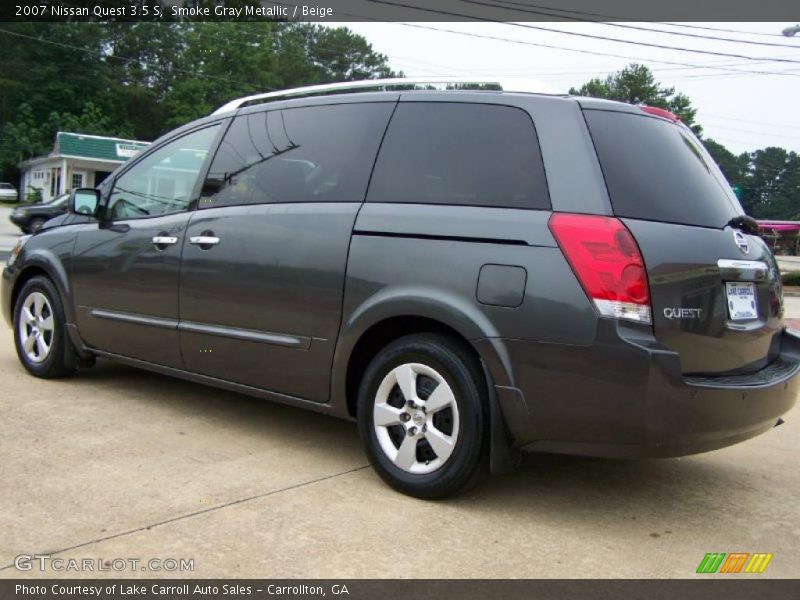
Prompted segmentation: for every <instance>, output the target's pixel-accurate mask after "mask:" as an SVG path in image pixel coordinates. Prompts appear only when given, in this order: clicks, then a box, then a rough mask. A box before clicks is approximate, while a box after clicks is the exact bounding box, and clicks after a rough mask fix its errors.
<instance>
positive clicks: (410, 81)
mask: <svg viewBox="0 0 800 600" xmlns="http://www.w3.org/2000/svg"><path fill="white" fill-rule="evenodd" d="M434 84H445V85H457V84H461V85H496V86H499V87H500V88H501V89H502V91H504V92H526V93H534V94H552V95H562V92H558V91H555V90H554V89H553V88H552V87H550V86H548V85H547V84H544V83H541V82H539V81H535V80H531V79H520V78H512V77H466V78H465V77H408V78H405V77H398V78H392V79H363V80H360V81H342V82H339V83H325V84H321V85H309V86H305V87H299V88H292V89H288V90H278V91H274V92H264V93H262V94H254V95H252V96H243V97H242V98H237V99H236V100H231V101H230V102H228V103H226V104H223V105H222V106H220V107H219V108H218V109H217V110H215V111H214V112H213V113H211V114H213V115H216V114H221V113H226V112H228V111H232V110H236V109H237V108H240V107H242V106H244V105H245V104H248V103H250V102H256V101H258V100H267V101H269V100H273V99H279V98H291V97H294V96H312V95H316V94H325V93H328V92H336V91H345V90H356V89H362V88H382V89H383V91H387V88H391V87H399V86H404V85H434Z"/></svg>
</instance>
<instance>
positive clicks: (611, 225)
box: [549, 213, 651, 323]
mask: <svg viewBox="0 0 800 600" xmlns="http://www.w3.org/2000/svg"><path fill="white" fill-rule="evenodd" d="M549 226H550V231H551V232H552V233H553V236H554V237H555V238H556V241H557V242H558V245H559V247H560V248H561V251H562V252H563V253H564V256H565V257H566V259H567V261H568V262H569V264H570V266H571V267H572V270H573V271H574V272H575V275H576V276H577V278H578V281H580V284H581V286H582V287H583V290H584V291H585V292H586V295H587V296H589V299H590V300H591V301H592V302H593V303H594V305H595V307H596V308H597V310H598V311H599V313H600V314H601V315H603V316H605V317H614V318H616V319H628V320H631V321H637V322H639V323H650V322H651V320H650V291H649V289H648V287H647V273H646V271H645V268H644V261H643V260H642V255H641V254H640V253H639V247H638V246H637V245H636V241H635V240H634V239H633V236H632V235H631V232H630V231H628V229H627V228H626V227H625V225H623V224H622V222H621V221H620V220H619V219H615V218H613V217H602V216H595V215H575V214H569V213H555V214H553V216H552V217H550V222H549Z"/></svg>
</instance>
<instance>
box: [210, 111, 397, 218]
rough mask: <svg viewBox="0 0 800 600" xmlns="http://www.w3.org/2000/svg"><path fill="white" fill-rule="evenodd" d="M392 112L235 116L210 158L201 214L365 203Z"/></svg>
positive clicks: (297, 112) (289, 113) (273, 112)
mask: <svg viewBox="0 0 800 600" xmlns="http://www.w3.org/2000/svg"><path fill="white" fill-rule="evenodd" d="M393 108H394V103H390V102H376V103H371V104H338V105H326V106H311V107H304V108H289V109H283V110H270V111H266V112H259V113H254V114H250V115H242V116H239V117H237V118H236V119H235V120H234V122H233V124H232V125H231V127H230V129H228V132H227V133H226V134H225V138H224V139H223V140H222V143H221V144H220V146H219V149H218V150H217V153H216V155H215V156H214V160H213V162H212V164H211V168H210V170H209V172H208V177H207V179H206V181H205V184H204V186H203V192H202V194H201V197H200V208H212V207H216V206H230V205H235V204H262V203H274V202H363V200H364V195H365V193H366V189H367V181H368V180H369V175H370V171H371V170H372V165H373V163H374V161H375V154H376V153H377V151H378V146H379V144H380V141H381V138H382V137H383V133H384V131H385V129H386V123H387V122H388V121H389V115H390V114H391V112H392V109H393Z"/></svg>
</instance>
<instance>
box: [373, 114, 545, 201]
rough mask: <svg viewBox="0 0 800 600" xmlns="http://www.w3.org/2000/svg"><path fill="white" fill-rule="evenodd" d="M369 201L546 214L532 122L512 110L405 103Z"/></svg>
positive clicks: (389, 133)
mask: <svg viewBox="0 0 800 600" xmlns="http://www.w3.org/2000/svg"><path fill="white" fill-rule="evenodd" d="M367 200H368V201H369V202H401V203H418V204H454V205H466V206H490V207H505V208H533V209H549V208H550V198H549V196H548V193H547V182H546V180H545V175H544V166H543V165H542V156H541V152H540V150H539V142H538V140H537V138H536V130H535V129H534V127H533V121H531V117H530V115H528V113H526V112H525V111H523V110H521V109H519V108H513V107H510V106H495V105H491V104H467V103H450V102H431V103H429V102H405V103H404V102H401V103H400V104H399V105H398V107H397V110H396V111H395V114H394V116H393V117H392V121H391V123H390V124H389V129H388V131H387V132H386V138H385V139H384V141H383V145H382V146H381V151H380V154H379V155H378V160H377V163H376V164H375V172H374V174H373V176H372V182H371V183H370V188H369V193H368V195H367Z"/></svg>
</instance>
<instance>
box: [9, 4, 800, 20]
mask: <svg viewBox="0 0 800 600" xmlns="http://www.w3.org/2000/svg"><path fill="white" fill-rule="evenodd" d="M799 15H800V13H798V10H797V0H759V1H758V2H753V1H752V0H725V1H724V2H721V1H720V0H670V1H669V2H652V1H647V0H564V1H559V0H436V1H432V0H310V1H309V2H298V1H297V0H275V1H273V0H88V1H85V0H4V1H3V2H2V3H0V21H92V20H94V21H98V20H99V21H106V20H123V21H155V22H158V21H174V20H201V21H214V20H217V21H254V20H295V21H316V22H326V21H327V22H352V21H380V22H385V21H467V22H468V21H473V22H507V21H556V22H563V23H574V22H611V21H617V22H632V21H643V22H646V21H709V22H710V21H728V22H731V21H739V22H747V21H753V22H755V21H762V22H768V21H780V22H786V23H793V22H794V21H795V20H797V19H800V16H799Z"/></svg>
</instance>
